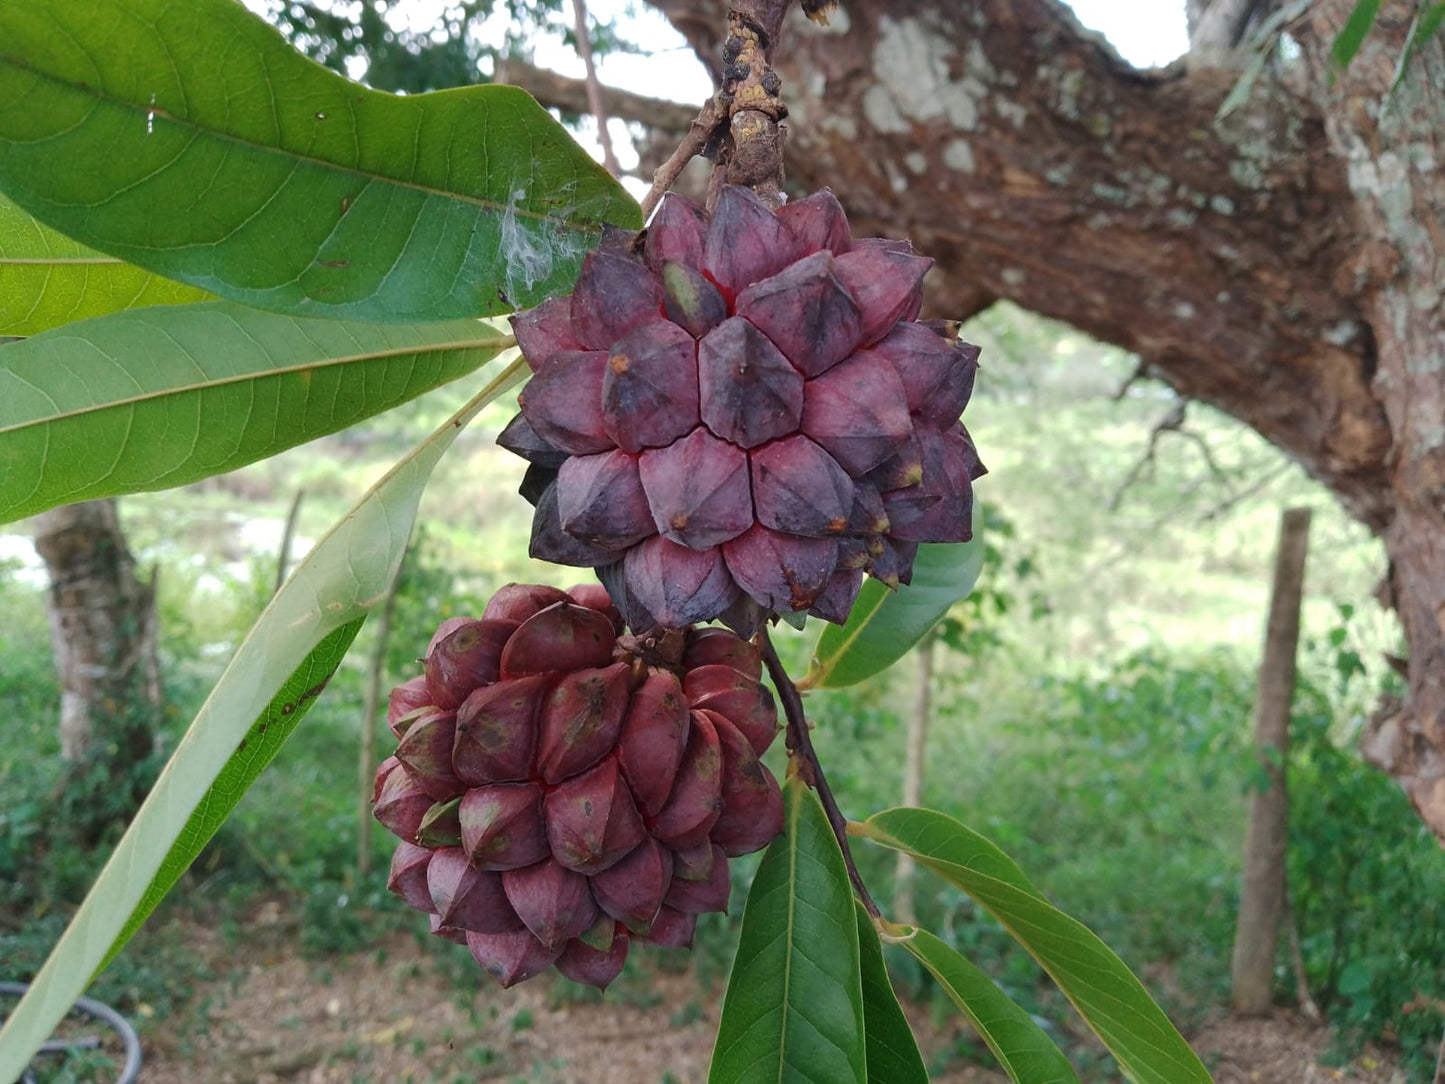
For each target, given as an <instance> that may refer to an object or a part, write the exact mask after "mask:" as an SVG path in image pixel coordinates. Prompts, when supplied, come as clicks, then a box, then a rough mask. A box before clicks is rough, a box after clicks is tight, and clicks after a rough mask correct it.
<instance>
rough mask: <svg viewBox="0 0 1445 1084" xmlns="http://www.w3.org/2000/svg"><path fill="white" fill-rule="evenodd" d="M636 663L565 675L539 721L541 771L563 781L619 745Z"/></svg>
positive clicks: (552, 779) (545, 778)
mask: <svg viewBox="0 0 1445 1084" xmlns="http://www.w3.org/2000/svg"><path fill="white" fill-rule="evenodd" d="M630 678H631V667H630V666H629V665H628V664H627V663H625V662H619V663H614V664H613V665H611V666H608V667H604V668H601V669H588V670H574V671H572V672H571V673H569V674H564V675H562V678H561V680H559V681H558V682H557V684H556V685H554V686H553V687H552V691H551V692H550V693H548V695H547V699H546V701H545V702H544V703H543V704H542V711H541V715H540V717H539V719H538V732H539V733H538V740H537V772H538V774H539V775H541V777H542V781H543V782H544V783H548V784H552V783H559V782H561V781H562V780H564V779H567V778H569V777H572V776H576V775H578V774H579V773H581V772H584V771H586V770H587V769H588V768H590V767H592V765H594V764H596V763H597V762H598V761H599V760H601V759H602V758H603V757H604V756H606V755H607V753H609V752H610V751H611V750H612V748H613V747H614V746H615V745H616V744H617V735H618V734H619V733H620V732H621V730H622V716H623V713H624V712H626V710H627V702H628V692H629V684H630Z"/></svg>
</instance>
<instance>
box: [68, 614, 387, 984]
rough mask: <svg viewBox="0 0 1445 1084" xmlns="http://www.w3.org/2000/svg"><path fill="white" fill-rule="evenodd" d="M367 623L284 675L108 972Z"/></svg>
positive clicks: (329, 637) (115, 950)
mask: <svg viewBox="0 0 1445 1084" xmlns="http://www.w3.org/2000/svg"><path fill="white" fill-rule="evenodd" d="M363 624H365V618H357V619H356V620H355V621H351V622H349V623H347V624H345V625H342V626H341V627H340V628H339V629H336V630H334V631H332V632H329V633H327V634H326V636H324V637H322V640H321V642H320V643H319V644H317V645H316V646H315V647H314V648H312V649H311V653H310V654H308V655H307V656H306V658H305V659H304V660H302V662H301V665H300V666H298V667H297V668H296V670H295V671H294V672H293V673H292V675H291V676H290V677H289V678H287V679H286V683H285V684H284V685H282V686H281V688H280V689H279V690H278V691H277V693H276V695H275V696H274V697H272V698H271V703H269V704H267V705H266V710H265V711H263V712H262V713H261V715H260V716H259V717H258V718H257V720H256V721H255V722H254V723H253V724H251V729H250V730H248V731H247V732H246V736H245V737H244V738H242V739H241V741H240V744H239V745H238V746H237V747H236V751H235V752H234V753H232V754H231V759H230V760H228V761H227V762H226V766H225V767H224V768H222V769H221V773H220V774H219V775H217V776H216V780H215V782H214V783H212V784H211V786H210V787H209V788H208V789H207V791H206V793H205V794H204V795H203V796H202V798H201V800H200V802H199V804H197V806H196V808H195V810H194V812H192V813H191V815H190V817H189V819H187V821H186V824H185V827H184V828H182V829H181V832H180V835H179V836H178V837H177V839H176V841H175V843H173V844H172V845H171V849H170V852H169V853H168V854H167V855H166V857H165V859H164V860H163V861H162V862H161V867H160V869H159V870H158V871H157V873H156V875H155V878H154V880H152V881H151V883H150V886H149V887H148V888H147V889H146V890H145V894H144V895H143V896H142V897H141V900H140V903H138V904H136V908H135V910H134V911H133V912H131V916H130V918H129V919H127V920H126V923H125V926H124V928H122V930H121V932H120V934H119V935H118V936H117V937H116V939H115V943H114V944H113V945H111V947H110V951H109V952H108V953H107V954H106V957H105V959H104V960H103V961H101V964H100V966H99V967H98V968H96V972H97V974H98V973H99V972H101V971H104V970H105V969H106V967H108V966H109V965H110V962H111V961H112V960H114V959H115V958H116V956H118V955H119V954H120V951H121V949H123V948H125V946H126V942H128V941H129V940H130V939H131V937H132V936H133V935H134V934H135V932H136V931H137V930H138V929H140V928H141V926H142V925H144V924H145V920H146V919H147V918H149V917H150V914H151V912H152V911H154V910H155V909H156V907H158V906H159V905H160V902H161V901H162V900H163V899H165V898H166V893H168V892H169V891H170V890H171V889H172V888H173V887H174V886H175V884H176V882H177V881H179V880H180V879H181V875H182V874H184V873H185V872H186V870H187V869H189V868H190V866H191V863H192V862H194V861H195V860H196V856H197V855H199V854H200V853H201V851H202V850H203V849H204V848H205V846H206V844H207V843H209V842H210V841H211V838H212V837H213V836H215V834H216V833H217V832H218V831H219V830H220V828H221V825H222V824H224V823H225V822H226V818H227V817H229V816H230V815H231V811H232V810H234V809H235V808H236V806H237V805H238V804H239V803H240V801H241V799H242V798H243V797H244V796H245V794H246V791H248V790H250V789H251V784H252V783H254V782H256V780H257V779H259V778H260V776H261V772H262V771H264V770H265V768H266V766H267V765H269V764H270V763H271V761H273V760H274V759H275V758H276V754H277V753H279V752H280V751H281V747H282V746H283V745H285V744H286V739H287V738H289V737H290V736H291V734H292V732H294V731H295V729H296V726H297V724H299V723H300V722H301V720H302V719H304V718H305V717H306V715H307V713H308V712H309V711H310V710H311V708H312V706H313V705H314V704H315V703H316V701H317V698H318V697H320V695H321V693H322V690H324V689H325V688H326V685H327V683H328V682H330V680H331V678H332V677H333V675H335V673H336V670H337V668H338V667H339V666H340V665H341V660H342V659H344V658H345V657H346V653H347V651H349V650H350V649H351V643H352V641H353V640H355V639H356V634H357V633H358V632H360V631H361V626H362V625H363Z"/></svg>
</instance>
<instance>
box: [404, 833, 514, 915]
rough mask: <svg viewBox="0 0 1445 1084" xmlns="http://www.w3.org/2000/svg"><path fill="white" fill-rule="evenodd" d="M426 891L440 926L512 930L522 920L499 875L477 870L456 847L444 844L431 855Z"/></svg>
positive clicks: (462, 851)
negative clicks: (513, 906)
mask: <svg viewBox="0 0 1445 1084" xmlns="http://www.w3.org/2000/svg"><path fill="white" fill-rule="evenodd" d="M427 891H428V893H429V894H430V899H431V903H432V906H433V908H434V909H435V911H436V914H437V919H438V922H439V924H440V925H442V926H452V927H458V928H461V929H464V930H476V931H477V932H478V933H512V932H515V931H517V930H520V929H522V928H523V927H522V920H521V919H520V918H518V917H517V913H516V912H515V911H514V910H512V905H511V904H510V903H509V902H508V901H507V894H506V892H505V891H504V890H503V888H502V875H501V874H500V873H493V872H490V871H488V870H479V869H477V868H476V867H475V866H473V865H472V864H471V862H470V860H469V859H468V858H467V854H466V852H465V851H464V850H462V849H461V848H460V847H444V848H442V849H440V850H438V851H436V852H435V854H433V855H432V860H431V865H430V866H429V867H428V868H427Z"/></svg>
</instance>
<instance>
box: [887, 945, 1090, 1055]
mask: <svg viewBox="0 0 1445 1084" xmlns="http://www.w3.org/2000/svg"><path fill="white" fill-rule="evenodd" d="M899 942H900V943H901V944H902V945H903V947H904V948H906V949H907V950H908V951H909V952H911V953H912V954H913V955H914V956H915V957H916V958H917V960H918V962H919V963H921V964H922V965H923V966H924V967H926V968H928V970H929V972H930V973H931V974H932V975H933V977H934V978H935V979H937V980H938V982H939V985H941V986H942V987H943V989H944V990H945V991H946V992H947V993H948V996H949V997H950V998H951V999H952V1000H953V1003H954V1004H955V1005H957V1006H958V1007H959V1009H960V1010H961V1011H962V1012H963V1014H964V1015H965V1016H967V1017H968V1020H969V1023H971V1024H972V1025H973V1026H974V1029H975V1030H976V1031H977V1032H978V1033H979V1035H980V1036H981V1037H982V1039H983V1041H984V1042H985V1043H987V1044H988V1048H989V1049H990V1050H992V1051H993V1055H994V1057H996V1058H998V1063H999V1065H1001V1066H1002V1067H1003V1070H1004V1072H1006V1073H1007V1074H1008V1077H1009V1079H1010V1080H1012V1081H1015V1082H1016V1084H1070V1082H1072V1084H1078V1080H1079V1078H1078V1076H1077V1075H1076V1074H1075V1073H1074V1067H1073V1066H1072V1065H1070V1064H1069V1059H1068V1058H1066V1057H1064V1055H1063V1053H1062V1052H1061V1051H1060V1050H1059V1048H1058V1047H1057V1046H1055V1045H1054V1041H1053V1040H1052V1039H1050V1038H1049V1037H1048V1035H1047V1034H1046V1033H1045V1032H1044V1029H1043V1028H1041V1027H1039V1026H1038V1024H1036V1023H1034V1021H1033V1018H1032V1017H1031V1016H1029V1014H1028V1013H1026V1012H1025V1011H1024V1010H1023V1008H1022V1007H1021V1006H1020V1005H1018V1004H1017V1003H1016V1002H1015V1001H1014V1000H1013V999H1012V998H1011V997H1009V996H1008V995H1007V994H1006V993H1004V992H1003V991H1002V990H1000V989H999V988H998V986H997V985H996V984H995V983H994V981H993V980H992V979H991V978H989V977H988V976H987V975H985V974H984V973H983V972H982V971H980V970H979V969H978V968H976V967H974V966H973V964H971V963H969V962H968V960H966V959H964V958H963V957H962V956H961V955H959V954H958V953H957V952H955V951H954V950H953V949H951V948H949V947H948V946H947V945H946V944H944V943H943V942H942V941H940V940H939V939H938V938H937V937H934V936H933V934H931V933H929V932H928V931H927V930H909V931H908V935H907V936H904V937H901V938H900V939H899Z"/></svg>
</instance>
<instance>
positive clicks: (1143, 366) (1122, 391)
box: [1110, 358, 1149, 403]
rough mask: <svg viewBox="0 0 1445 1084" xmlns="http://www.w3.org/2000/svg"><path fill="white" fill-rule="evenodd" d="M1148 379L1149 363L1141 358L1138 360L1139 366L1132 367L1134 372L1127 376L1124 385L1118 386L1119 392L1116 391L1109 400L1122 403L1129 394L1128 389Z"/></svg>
mask: <svg viewBox="0 0 1445 1084" xmlns="http://www.w3.org/2000/svg"><path fill="white" fill-rule="evenodd" d="M1148 378H1149V363H1148V362H1146V361H1144V360H1143V359H1142V358H1141V359H1139V364H1137V365H1135V366H1134V371H1133V372H1132V373H1130V374H1129V379H1127V380H1125V381H1124V383H1122V384H1120V385H1119V390H1118V391H1116V392H1115V393H1114V394H1113V395H1112V396H1111V397H1110V398H1111V399H1112V400H1113V401H1114V402H1116V403H1118V402H1122V401H1123V399H1124V396H1126V395H1128V394H1129V389H1130V388H1132V387H1133V386H1134V385H1135V384H1137V383H1139V381H1141V380H1147V379H1148Z"/></svg>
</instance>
